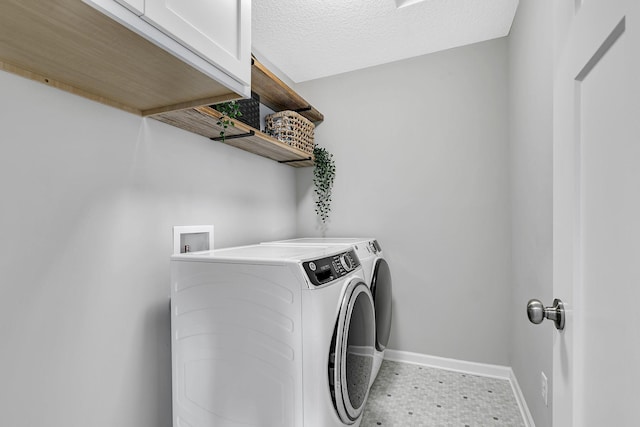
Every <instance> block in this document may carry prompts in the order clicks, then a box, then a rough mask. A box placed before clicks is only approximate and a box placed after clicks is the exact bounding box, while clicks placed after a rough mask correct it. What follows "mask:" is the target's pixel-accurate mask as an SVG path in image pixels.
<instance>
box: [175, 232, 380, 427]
mask: <svg viewBox="0 0 640 427" xmlns="http://www.w3.org/2000/svg"><path fill="white" fill-rule="evenodd" d="M171 277H172V278H171V306H172V310H171V330H172V369H173V422H174V424H173V425H174V427H178V426H180V427H187V426H188V427H209V426H224V427H231V426H233V427H237V426H245V427H246V426H292V427H299V426H304V427H315V426H318V427H334V426H336V427H339V426H347V425H354V426H357V425H359V424H360V420H361V414H362V410H363V409H364V405H365V402H366V399H367V396H368V392H369V384H370V382H371V373H372V366H373V358H374V353H375V326H374V320H373V319H374V317H375V313H374V305H373V298H372V296H371V292H370V290H369V286H368V285H367V284H366V283H365V281H364V277H363V274H362V267H361V264H360V261H359V259H358V256H357V254H356V252H355V250H353V249H352V248H344V247H340V248H337V247H335V246H275V245H273V246H269V245H254V246H245V247H239V248H229V249H220V250H215V251H207V252H194V253H190V254H179V255H173V256H172V259H171Z"/></svg>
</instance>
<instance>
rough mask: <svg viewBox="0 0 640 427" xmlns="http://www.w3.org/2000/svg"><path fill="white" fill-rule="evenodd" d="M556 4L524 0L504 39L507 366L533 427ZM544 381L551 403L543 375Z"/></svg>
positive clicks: (545, 286) (546, 271)
mask: <svg viewBox="0 0 640 427" xmlns="http://www.w3.org/2000/svg"><path fill="white" fill-rule="evenodd" d="M552 8H553V2H552V1H551V0H521V1H520V5H519V8H518V12H517V14H516V18H515V21H514V24H513V27H512V29H511V34H510V36H509V80H510V81H509V110H510V119H509V124H510V126H509V140H510V164H511V174H510V176H511V179H510V182H511V187H510V193H511V201H512V203H511V211H512V223H513V227H512V232H511V235H512V251H513V256H512V298H511V307H512V310H513V311H512V313H511V316H510V321H511V323H512V325H513V329H512V338H511V342H512V345H511V349H510V364H511V366H512V367H513V370H514V372H515V374H516V377H517V378H518V382H519V384H520V387H521V389H522V392H523V394H524V396H525V399H526V401H527V405H528V406H529V409H530V411H531V413H532V416H533V418H534V420H535V423H536V426H537V427H545V426H550V425H551V400H552V399H551V393H552V384H551V379H552V344H553V342H552V338H553V333H554V329H553V327H552V326H551V325H549V324H542V325H539V326H535V325H533V324H531V323H529V321H528V319H527V316H526V304H527V301H528V300H529V299H531V298H537V299H540V300H541V301H543V302H544V303H545V304H547V305H550V304H551V302H552V301H553V280H552V219H553V218H552V216H553V205H552V196H553V194H552V190H553V186H552V185H553V181H552V180H553V157H552V152H553V109H552V107H553V31H551V29H552V28H553V9H552ZM541 372H544V373H545V374H546V376H547V378H548V380H549V399H548V402H549V406H548V407H545V405H544V402H543V400H542V397H541V395H540V373H541Z"/></svg>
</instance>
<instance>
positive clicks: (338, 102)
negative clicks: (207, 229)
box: [296, 38, 510, 365]
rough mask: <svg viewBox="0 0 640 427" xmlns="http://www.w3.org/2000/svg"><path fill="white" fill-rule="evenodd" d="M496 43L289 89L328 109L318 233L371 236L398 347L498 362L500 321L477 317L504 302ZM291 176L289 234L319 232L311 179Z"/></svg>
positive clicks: (504, 331) (500, 57) (502, 121)
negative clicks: (327, 201)
mask: <svg viewBox="0 0 640 427" xmlns="http://www.w3.org/2000/svg"><path fill="white" fill-rule="evenodd" d="M506 48H507V42H506V39H504V38H502V39H497V40H492V41H488V42H483V43H477V44H474V45H470V46H465V47H461V48H456V49H451V50H448V51H445V52H439V53H435V54H431V55H426V56H422V57H418V58H413V59H408V60H403V61H399V62H395V63H391V64H386V65H381V66H376V67H371V68H367V69H364V70H360V71H354V72H349V73H345V74H341V75H337V76H333V77H328V78H323V79H317V80H312V81H308V82H304V83H300V84H298V85H296V90H298V91H299V92H300V93H301V94H303V95H304V96H305V97H308V98H309V99H313V100H314V103H315V105H317V107H318V108H319V109H321V110H322V111H323V112H324V114H325V122H324V123H323V124H322V126H319V127H318V129H317V131H316V139H317V141H318V142H319V143H320V144H322V145H324V146H326V147H327V148H328V149H329V151H331V152H332V153H333V154H334V156H335V161H336V179H335V184H334V191H333V199H332V214H331V219H330V221H329V223H328V226H327V232H326V235H327V236H351V235H373V236H375V237H376V238H378V239H379V241H380V243H381V245H382V247H383V249H384V251H385V256H386V257H387V259H388V260H389V263H390V265H391V266H392V274H393V279H394V307H393V329H392V334H391V341H390V344H389V347H390V348H393V349H395V350H403V351H413V352H417V353H423V354H429V355H433V356H442V357H450V358H454V359H461V360H471V361H476V362H482V363H491V364H498V365H508V343H507V341H506V340H505V337H506V336H508V334H509V332H508V331H509V326H508V324H507V323H505V322H502V320H501V319H500V317H499V316H487V315H486V313H487V310H488V308H489V307H495V306H502V305H506V304H508V302H509V295H510V284H509V277H508V272H509V247H510V225H509V224H510V219H509V199H508V145H507V133H508V126H507V116H508V111H507V86H506V84H505V82H506V80H507V55H506ZM470 70H473V72H471V71H470ZM346 88H349V90H345V89H346ZM461 123H464V126H461ZM296 173H297V174H298V175H297V181H298V187H297V193H298V194H297V195H298V235H300V236H305V235H316V236H317V235H319V234H320V230H319V228H318V223H317V220H316V217H315V213H314V209H313V199H312V194H313V193H312V190H311V187H310V186H308V185H307V183H308V182H310V172H309V171H306V170H305V171H297V172H296Z"/></svg>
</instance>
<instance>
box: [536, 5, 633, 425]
mask: <svg viewBox="0 0 640 427" xmlns="http://www.w3.org/2000/svg"><path fill="white" fill-rule="evenodd" d="M556 7H557V9H556V12H557V13H556V35H557V38H558V41H559V43H558V46H559V49H558V50H557V52H556V74H555V86H554V179H553V181H554V182H553V191H554V201H553V202H554V211H553V221H554V224H553V233H554V247H553V252H554V254H553V257H554V259H553V264H554V265H553V286H554V294H555V295H554V297H556V298H560V299H561V300H563V301H564V303H565V308H566V309H567V321H566V325H565V329H564V330H563V331H562V332H557V333H556V332H554V344H553V349H554V350H553V351H554V360H553V363H554V366H553V369H554V373H553V383H552V387H553V425H554V426H555V427H571V426H574V427H591V426H593V427H601V426H620V427H624V426H636V425H639V424H638V423H639V420H640V332H639V329H640V312H639V310H638V308H637V307H636V302H637V301H639V300H640V22H638V20H639V19H640V10H639V9H640V0H560V1H558V2H557V6H556ZM541 30H543V29H541Z"/></svg>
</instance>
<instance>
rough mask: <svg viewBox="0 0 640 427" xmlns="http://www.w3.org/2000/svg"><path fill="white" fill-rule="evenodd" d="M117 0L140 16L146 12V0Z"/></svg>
mask: <svg viewBox="0 0 640 427" xmlns="http://www.w3.org/2000/svg"><path fill="white" fill-rule="evenodd" d="M116 1H117V2H118V3H120V4H121V5H123V6H124V7H126V8H127V9H129V10H130V11H132V12H133V13H135V14H136V15H138V16H139V15H142V14H143V13H144V0H116Z"/></svg>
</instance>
